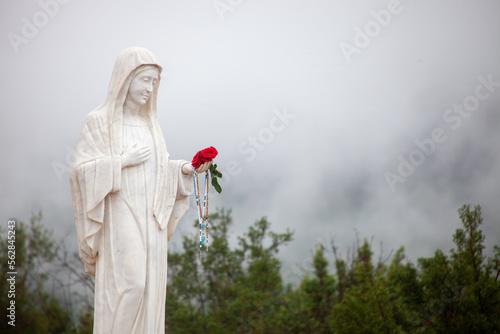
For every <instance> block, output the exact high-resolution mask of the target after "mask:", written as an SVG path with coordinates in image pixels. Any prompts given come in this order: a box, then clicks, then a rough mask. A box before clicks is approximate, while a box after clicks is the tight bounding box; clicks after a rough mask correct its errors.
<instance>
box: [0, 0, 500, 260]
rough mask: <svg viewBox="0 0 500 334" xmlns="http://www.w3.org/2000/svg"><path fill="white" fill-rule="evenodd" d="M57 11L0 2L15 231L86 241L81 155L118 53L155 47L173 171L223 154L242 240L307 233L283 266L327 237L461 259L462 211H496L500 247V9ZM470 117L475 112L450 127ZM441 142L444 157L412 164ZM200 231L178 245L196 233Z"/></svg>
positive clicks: (7, 185)
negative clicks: (75, 199)
mask: <svg viewBox="0 0 500 334" xmlns="http://www.w3.org/2000/svg"><path fill="white" fill-rule="evenodd" d="M54 1H55V0H54ZM54 1H50V0H42V1H41V2H38V1H23V2H19V1H14V0H5V1H2V2H1V3H0V30H1V36H2V38H1V39H0V50H1V54H2V60H3V61H2V62H1V63H0V73H1V74H2V81H1V82H2V87H1V88H2V89H1V90H0V98H1V101H2V102H3V106H2V108H1V112H2V117H3V119H4V121H3V122H1V124H0V145H1V152H2V163H1V165H0V171H1V189H0V196H1V199H2V200H1V202H0V203H1V204H0V212H1V219H2V221H4V222H5V223H6V221H7V219H8V218H9V217H17V218H20V219H24V220H27V219H28V218H29V216H30V213H31V212H33V211H37V210H39V209H41V210H43V212H44V214H45V220H44V221H45V223H47V224H48V225H49V226H51V227H52V228H54V229H55V231H56V234H57V235H63V234H66V233H71V234H70V236H69V238H71V237H72V236H74V238H75V240H76V234H75V233H74V221H73V213H72V205H71V195H70V191H69V181H68V173H67V166H68V164H67V162H66V158H67V156H68V152H69V153H70V152H71V150H72V147H74V145H75V143H76V140H77V137H78V134H79V131H80V127H81V126H82V121H83V118H84V117H85V115H86V114H87V113H88V112H90V111H91V110H93V109H94V108H95V107H97V106H98V105H100V104H101V103H102V102H103V99H104V97H105V93H106V90H107V86H108V83H109V79H110V77H111V71H112V68H113V64H114V61H115V58H116V56H117V55H118V53H119V52H120V51H121V50H122V49H124V48H126V47H129V46H143V47H146V48H148V49H150V50H151V51H152V52H153V53H154V54H156V56H157V57H158V58H159V59H160V61H161V63H162V64H163V67H164V72H163V76H162V83H161V86H160V91H159V105H158V108H159V120H160V124H161V125H162V129H163V132H164V135H165V139H166V142H167V147H168V151H169V153H170V154H171V157H173V158H182V159H190V158H191V157H192V156H193V155H194V153H196V151H197V150H199V149H201V148H204V147H206V146H210V145H213V146H215V147H216V148H217V149H218V150H219V152H220V156H219V157H217V160H216V162H217V163H218V164H219V166H221V167H222V169H223V170H224V171H226V176H230V181H229V182H226V183H225V184H224V188H223V193H222V195H220V196H217V197H214V198H213V199H212V202H211V208H215V207H221V206H224V207H228V208H232V209H233V214H234V217H235V226H234V228H233V231H232V232H233V236H236V235H238V234H241V233H242V232H243V231H244V230H246V229H247V227H248V226H249V225H250V224H251V223H252V222H253V221H255V220H256V219H258V218H260V217H261V216H267V217H268V218H269V219H270V221H271V222H272V223H273V229H274V230H276V231H284V230H285V229H286V228H287V227H290V228H291V229H294V230H295V241H294V242H293V243H291V244H290V245H289V246H288V247H287V248H286V249H285V252H284V253H282V254H281V255H280V257H281V258H282V259H283V260H284V261H285V267H289V266H290V265H291V264H293V263H301V262H303V261H305V259H306V258H307V257H308V256H309V255H310V250H311V249H313V247H314V245H315V243H316V240H317V239H318V238H323V239H325V238H326V236H329V235H331V236H334V237H335V240H336V241H337V243H338V244H339V246H340V249H341V250H342V251H343V252H344V253H345V251H346V249H347V247H348V246H349V245H351V243H352V242H353V241H354V240H355V233H354V229H356V230H357V231H358V232H359V236H360V237H361V238H363V237H368V238H370V237H372V236H373V237H374V241H375V242H376V244H375V245H374V246H375V250H376V251H378V242H379V241H380V240H382V241H383V242H384V249H385V250H386V252H388V251H389V250H390V249H392V248H397V247H399V246H400V245H405V246H407V253H408V254H409V255H410V257H411V258H412V259H413V260H416V258H417V257H420V256H430V255H431V254H432V252H433V251H434V250H435V249H436V248H438V247H440V248H442V249H444V250H445V251H447V250H449V248H450V247H451V246H452V242H451V236H452V233H453V231H454V229H455V228H457V227H459V226H460V222H459V220H458V216H457V213H456V210H457V209H458V208H459V207H460V206H461V205H462V204H464V203H472V204H481V205H482V206H483V211H484V216H485V226H484V228H485V230H486V231H487V237H486V244H487V245H488V247H489V248H488V249H491V246H492V245H493V244H494V243H495V242H498V240H500V227H499V226H500V225H499V221H498V220H499V218H498V217H500V206H499V205H498V204H499V199H500V179H499V177H498V175H499V171H500V159H499V156H498V152H499V148H500V131H499V125H500V122H499V121H500V115H499V106H500V86H499V85H498V84H496V86H495V84H494V83H498V82H500V66H499V65H500V3H499V2H498V1H493V0H480V1H477V0H476V1H473V0H460V1H458V0H453V1H451V0H445V1H444V0H443V1H430V0H420V1H410V0H401V1H400V2H399V5H398V3H397V2H395V1H373V0H371V1H368V0H365V1H356V2H352V1H351V2H348V1H333V0H330V1H319V0H316V1H304V0H301V1H298V0H286V1H285V0H275V1H272V2H269V1H263V0H260V1H245V0H242V1H236V0H233V1H231V2H229V1H228V0H220V1H218V3H219V5H220V4H221V3H225V4H226V6H231V8H232V9H231V10H227V11H225V12H223V13H222V12H219V13H218V12H217V10H216V9H215V7H214V3H217V1H215V2H214V1H212V0H204V1H201V0H190V1H165V0H162V1H153V0H149V1H123V0H122V1H102V0H101V1H96V0H92V1H83V0H73V1H66V2H67V3H65V4H60V3H59V2H57V3H58V4H59V5H58V8H56V7H54V6H53V5H52V6H45V5H43V6H42V5H41V3H43V4H49V3H51V4H53V3H54ZM61 2H63V1H61ZM229 3H232V4H233V5H228V4H229ZM43 7H45V8H46V9H45V10H44V9H43ZM220 8H223V7H220ZM227 8H228V7H226V9H227ZM390 9H392V10H393V11H392V12H391V11H389V10H390ZM220 10H221V9H219V11H220ZM372 11H374V12H375V14H373V13H372ZM47 12H48V14H52V16H51V15H48V14H47ZM44 13H45V14H44ZM384 13H385V16H384ZM387 13H389V17H388V16H387ZM221 17H222V19H221ZM376 17H378V19H379V20H382V21H379V22H382V23H378V21H377V20H376ZM26 20H27V21H29V22H30V23H26V22H27V21H26ZM34 20H35V21H36V20H38V21H36V22H34ZM34 23H37V24H38V25H39V27H36V25H35V28H36V29H37V31H36V30H33V29H31V30H30V29H29V27H28V28H27V27H25V26H27V25H30V24H34ZM358 29H360V30H362V31H365V34H366V32H367V33H368V35H366V36H365V37H364V41H363V37H359V36H357V34H359V33H357V31H358ZM370 29H371V30H370ZM13 34H15V35H13ZM369 35H370V36H371V37H370V36H369ZM367 39H369V42H367ZM21 41H22V42H21ZM361 42H363V43H365V44H367V45H366V46H364V45H363V43H361ZM356 43H358V44H356ZM347 44H349V45H350V46H349V47H346V45H347ZM346 48H347V50H351V53H345V52H346V51H345V50H346ZM353 48H356V50H357V51H356V52H352V50H354V49H353ZM342 50H344V51H342ZM16 51H17V52H16ZM346 55H347V57H346ZM480 78H481V79H480ZM485 80H486V81H488V80H490V81H492V82H494V83H493V84H489V86H485V85H484V84H483V83H482V82H484V81H485ZM479 85H483V87H482V88H480V89H479V94H480V96H482V98H481V99H479V98H477V97H476V98H475V97H474V96H476V91H477V87H478V86H479ZM486 95H488V96H487V97H485V96H486ZM476 101H477V105H476V106H475V105H474V103H475V102H476ZM464 103H469V104H468V106H469V108H470V109H471V110H472V109H473V111H471V112H468V111H467V110H465V109H464V110H465V111H462V114H460V113H459V112H458V111H453V106H454V105H459V104H464ZM450 108H451V111H447V110H448V109H450ZM277 115H280V116H279V117H278V116H277ZM284 115H285V116H284ZM286 115H289V116H288V118H287V116H286ZM461 115H466V116H461ZM280 117H281V118H280ZM435 129H438V130H437V133H438V134H440V135H439V136H436V138H438V141H439V142H435V141H433V143H434V146H435V147H434V149H433V150H432V149H431V148H432V145H431V144H428V145H430V146H427V147H428V149H429V150H430V151H429V152H430V153H429V154H425V153H413V155H412V152H414V151H416V150H419V151H420V152H422V149H419V147H418V146H417V144H416V143H415V141H416V140H417V141H420V142H427V143H429V140H430V139H431V138H432V136H433V131H434V130H435ZM439 129H441V130H439ZM252 138H254V139H252ZM255 138H257V139H255ZM255 141H257V142H255ZM424 147H425V146H424ZM399 156H401V157H402V158H403V159H405V160H406V161H409V160H410V157H413V158H414V160H413V161H415V162H418V163H419V165H418V166H415V167H414V170H413V172H412V173H411V175H409V176H408V177H404V178H403V179H404V180H405V181H404V182H399V181H398V182H395V183H394V184H393V186H394V189H393V190H394V191H392V190H391V187H390V186H389V184H388V183H387V182H386V177H385V175H384V174H385V173H386V172H391V173H394V174H393V175H399V174H398V166H399V164H400V160H399V158H398V157H399ZM418 159H420V160H418ZM249 160H250V161H249ZM422 160H423V162H422ZM231 161H232V162H231ZM230 162H231V163H232V164H233V167H232V168H229V169H228V168H227V164H228V163H230ZM420 163H421V164H420ZM231 174H233V175H231ZM386 175H387V174H386ZM399 177H400V178H401V176H399ZM393 180H394V179H393ZM399 180H401V179H399ZM194 218H195V213H194V211H193V210H191V211H190V213H189V214H188V216H187V217H186V218H185V219H184V221H183V222H182V225H181V227H180V228H179V230H178V232H181V233H193V232H194V231H192V228H191V225H192V224H191V221H190V220H193V219H194ZM181 233H178V234H177V235H176V236H175V237H174V239H173V240H174V242H173V244H174V245H180V240H181ZM75 249H76V248H75Z"/></svg>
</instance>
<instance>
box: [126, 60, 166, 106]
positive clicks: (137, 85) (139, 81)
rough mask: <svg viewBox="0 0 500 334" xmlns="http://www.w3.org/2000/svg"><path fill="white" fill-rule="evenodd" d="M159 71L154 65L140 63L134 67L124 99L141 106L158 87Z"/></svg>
mask: <svg viewBox="0 0 500 334" xmlns="http://www.w3.org/2000/svg"><path fill="white" fill-rule="evenodd" d="M159 79H160V71H159V69H158V67H157V66H155V65H142V66H139V67H138V68H137V69H135V71H134V73H133V77H132V80H131V81H130V85H129V88H128V92H127V98H126V100H127V101H129V102H131V103H133V104H135V105H138V106H143V105H145V104H146V102H147V101H148V100H149V99H150V98H151V95H152V94H153V92H154V91H155V89H157V88H158V83H159Z"/></svg>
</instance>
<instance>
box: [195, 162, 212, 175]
mask: <svg viewBox="0 0 500 334" xmlns="http://www.w3.org/2000/svg"><path fill="white" fill-rule="evenodd" d="M211 164H212V161H207V162H204V163H203V164H202V165H201V166H200V167H198V168H197V169H196V172H198V173H204V172H206V171H207V170H208V169H209V168H210V165H211Z"/></svg>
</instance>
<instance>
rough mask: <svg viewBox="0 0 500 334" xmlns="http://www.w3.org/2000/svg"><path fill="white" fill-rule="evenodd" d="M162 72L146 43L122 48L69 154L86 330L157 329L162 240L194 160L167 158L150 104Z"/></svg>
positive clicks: (180, 209) (184, 195)
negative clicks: (88, 296)
mask: <svg viewBox="0 0 500 334" xmlns="http://www.w3.org/2000/svg"><path fill="white" fill-rule="evenodd" d="M161 71H162V68H161V67H160V65H158V61H157V59H156V57H155V56H154V55H153V54H152V53H151V52H150V51H148V50H146V49H143V48H137V47H134V48H128V49H125V50H124V51H122V52H121V53H120V54H119V56H118V58H117V60H116V63H115V67H114V70H113V74H112V78H111V82H110V85H109V89H108V94H107V97H106V100H105V101H104V103H103V104H102V105H101V106H100V107H98V108H97V109H95V110H94V111H92V112H90V113H89V114H88V115H87V117H86V118H85V122H84V125H83V128H82V130H81V134H80V138H79V139H78V143H77V146H76V150H75V153H74V155H73V160H72V163H71V172H70V174H71V175H70V179H71V193H72V197H73V207H74V212H75V221H76V228H77V234H78V245H79V252H80V257H81V259H82V261H83V262H84V265H85V271H86V273H88V274H89V275H91V276H92V277H94V279H95V306H94V333H103V334H110V333H116V334H128V333H144V334H150V333H162V334H163V333H165V299H166V289H167V245H168V241H169V240H170V238H171V237H172V234H173V233H174V231H175V228H176V226H177V223H178V222H179V220H180V219H181V217H182V216H183V215H184V213H185V212H186V211H187V209H188V207H189V196H190V195H191V194H192V193H193V182H192V173H193V170H194V167H193V166H192V165H191V163H190V162H188V161H184V160H170V159H169V155H168V152H167V147H166V145H165V141H164V139H163V135H162V132H161V129H160V127H159V124H158V121H157V111H156V102H157V92H158V85H159V83H160V74H161ZM210 164H211V162H205V163H203V164H202V165H201V166H200V167H198V169H197V171H198V172H200V173H202V172H205V171H206V170H207V169H208V168H209V167H210Z"/></svg>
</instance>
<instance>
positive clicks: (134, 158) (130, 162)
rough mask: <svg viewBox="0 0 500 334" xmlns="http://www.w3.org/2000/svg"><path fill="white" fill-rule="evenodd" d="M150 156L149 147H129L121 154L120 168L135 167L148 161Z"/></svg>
mask: <svg viewBox="0 0 500 334" xmlns="http://www.w3.org/2000/svg"><path fill="white" fill-rule="evenodd" d="M150 156H151V147H149V146H147V145H141V146H138V145H137V144H135V145H130V146H129V147H127V148H126V149H125V151H124V152H123V154H122V168H125V167H130V166H135V165H138V164H141V163H143V162H144V161H146V160H148V159H149V157H150Z"/></svg>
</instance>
